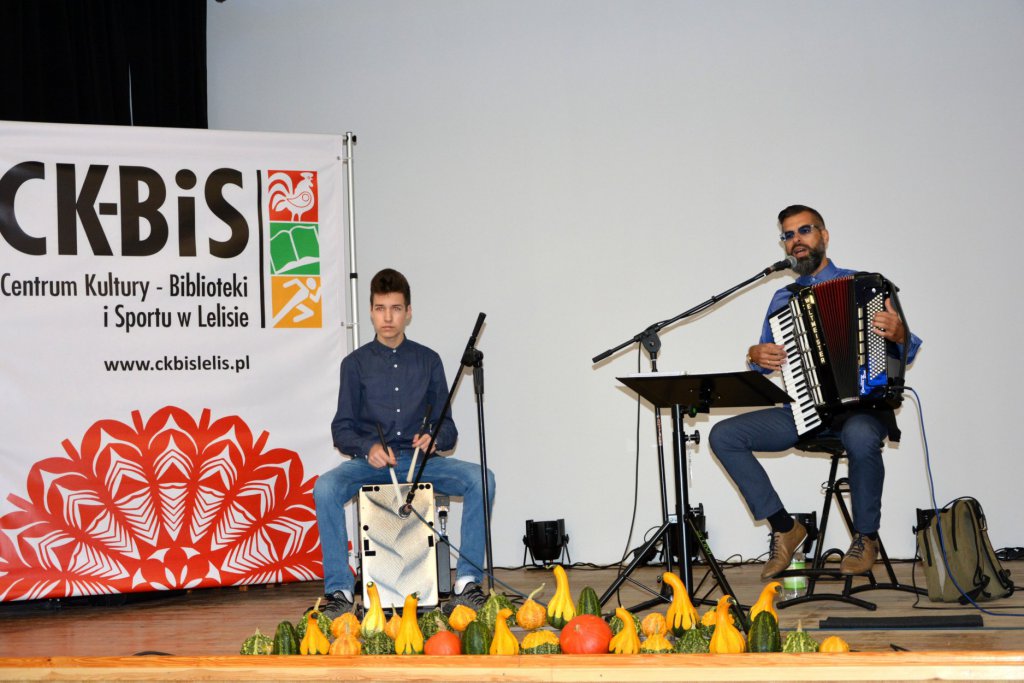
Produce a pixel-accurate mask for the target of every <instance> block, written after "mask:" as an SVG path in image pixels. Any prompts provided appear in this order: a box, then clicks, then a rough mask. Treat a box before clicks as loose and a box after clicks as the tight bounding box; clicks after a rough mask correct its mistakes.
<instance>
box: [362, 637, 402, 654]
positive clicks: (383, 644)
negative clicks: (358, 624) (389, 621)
mask: <svg viewBox="0 0 1024 683" xmlns="http://www.w3.org/2000/svg"><path fill="white" fill-rule="evenodd" d="M363 652H364V653H365V654H368V655H393V654H395V641H393V640H391V638H388V634H386V633H384V631H377V632H376V633H371V634H370V635H368V636H367V637H366V638H365V639H364V640H363Z"/></svg>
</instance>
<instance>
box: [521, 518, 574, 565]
mask: <svg viewBox="0 0 1024 683" xmlns="http://www.w3.org/2000/svg"><path fill="white" fill-rule="evenodd" d="M568 542H569V537H568V536H567V535H566V533H565V520H564V519H557V520H552V521H542V522H535V521H533V520H532V519H528V520H526V535H525V536H523V543H524V544H525V545H526V549H527V550H529V551H530V558H531V559H532V560H533V563H534V564H537V562H538V561H540V562H541V563H545V562H551V561H552V560H557V559H559V558H560V557H561V556H562V552H563V551H565V553H566V554H567V555H568V549H567V548H566V544H567V543H568ZM523 559H524V564H525V553H524V558H523Z"/></svg>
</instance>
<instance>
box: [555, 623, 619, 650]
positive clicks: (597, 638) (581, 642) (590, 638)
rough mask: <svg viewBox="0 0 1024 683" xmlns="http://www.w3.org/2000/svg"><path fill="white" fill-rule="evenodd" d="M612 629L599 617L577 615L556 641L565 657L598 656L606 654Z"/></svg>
mask: <svg viewBox="0 0 1024 683" xmlns="http://www.w3.org/2000/svg"><path fill="white" fill-rule="evenodd" d="M611 640H612V629H611V627H610V626H609V625H608V622H606V621H605V620H604V619H602V618H601V617H597V616H594V615H593V614H579V615H577V616H575V617H573V618H572V619H570V620H569V623H567V624H566V625H565V628H563V629H562V633H561V635H559V637H558V641H559V643H560V644H561V646H562V652H564V653H565V654H567V655H599V654H605V653H607V652H608V643H610V642H611Z"/></svg>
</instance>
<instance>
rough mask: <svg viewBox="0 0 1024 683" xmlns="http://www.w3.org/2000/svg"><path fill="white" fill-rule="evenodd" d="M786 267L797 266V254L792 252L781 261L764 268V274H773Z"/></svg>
mask: <svg viewBox="0 0 1024 683" xmlns="http://www.w3.org/2000/svg"><path fill="white" fill-rule="evenodd" d="M786 268H796V256H793V255H792V254H790V255H789V256H787V257H786V258H784V259H782V260H781V261H776V262H775V263H773V264H771V265H770V266H768V267H767V268H765V269H764V274H765V275H771V274H772V273H777V272H779V271H780V270H785V269H786Z"/></svg>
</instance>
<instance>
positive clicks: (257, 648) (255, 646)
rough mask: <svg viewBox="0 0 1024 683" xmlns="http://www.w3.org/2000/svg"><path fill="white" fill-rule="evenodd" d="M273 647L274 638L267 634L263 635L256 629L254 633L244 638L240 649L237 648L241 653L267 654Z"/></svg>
mask: <svg viewBox="0 0 1024 683" xmlns="http://www.w3.org/2000/svg"><path fill="white" fill-rule="evenodd" d="M273 649H274V639H273V638H271V637H270V636H268V635H264V634H263V633H261V632H260V630H259V629H256V633H253V634H252V635H251V636H249V637H248V638H246V639H245V642H244V643H242V649H241V650H239V653H238V654H241V655H269V654H270V651H271V650H273Z"/></svg>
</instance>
